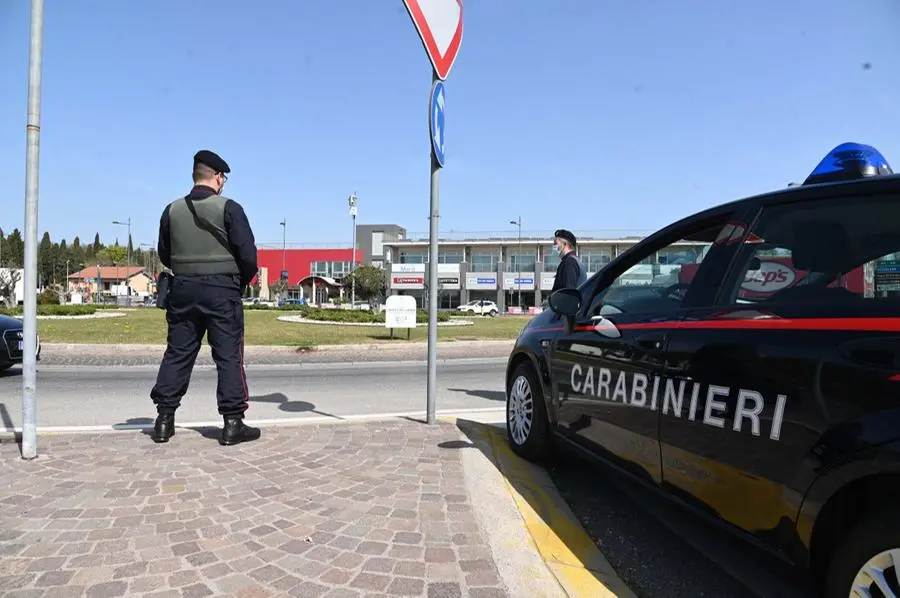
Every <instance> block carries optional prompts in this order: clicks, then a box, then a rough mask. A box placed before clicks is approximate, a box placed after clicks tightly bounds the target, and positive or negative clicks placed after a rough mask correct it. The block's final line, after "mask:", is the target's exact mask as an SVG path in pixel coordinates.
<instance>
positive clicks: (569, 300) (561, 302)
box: [547, 289, 581, 316]
mask: <svg viewBox="0 0 900 598" xmlns="http://www.w3.org/2000/svg"><path fill="white" fill-rule="evenodd" d="M547 303H548V305H550V309H552V310H553V311H554V312H556V313H558V314H560V315H563V316H574V315H575V314H577V313H578V310H580V309H581V293H579V292H578V289H560V290H558V291H556V292H555V293H553V294H552V295H550V299H549V300H548V301H547Z"/></svg>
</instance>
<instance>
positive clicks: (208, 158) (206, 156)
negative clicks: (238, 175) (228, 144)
mask: <svg viewBox="0 0 900 598" xmlns="http://www.w3.org/2000/svg"><path fill="white" fill-rule="evenodd" d="M197 162H199V163H200V164H206V165H207V166H209V167H210V168H212V169H213V170H215V171H216V172H224V173H226V174H227V173H229V172H231V168H229V167H228V162H226V161H225V160H223V159H222V158H220V157H219V154H217V153H215V152H211V151H209V150H200V151H199V152H197V153H196V154H194V163H197Z"/></svg>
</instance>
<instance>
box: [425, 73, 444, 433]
mask: <svg viewBox="0 0 900 598" xmlns="http://www.w3.org/2000/svg"><path fill="white" fill-rule="evenodd" d="M438 81H439V79H438V76H437V72H435V71H433V70H432V75H431V84H432V86H434V84H435V83H437V82H438ZM428 118H429V120H431V118H432V115H431V107H430V106H429V113H428ZM429 145H431V147H432V149H431V152H430V154H431V197H430V210H429V214H430V217H429V227H428V266H429V268H428V288H429V289H431V292H429V293H428V384H427V398H426V421H427V423H428V425H433V424H434V423H435V422H436V418H435V394H436V390H437V389H436V386H437V323H438V322H437V311H438V294H437V293H436V292H435V290H436V289H437V286H438V283H437V279H438V268H437V264H438V234H439V232H438V231H439V227H438V221H439V220H440V202H441V167H440V164H439V163H438V161H437V158H436V157H435V155H434V144H429Z"/></svg>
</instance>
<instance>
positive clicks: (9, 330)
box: [0, 315, 41, 372]
mask: <svg viewBox="0 0 900 598" xmlns="http://www.w3.org/2000/svg"><path fill="white" fill-rule="evenodd" d="M23 332H24V331H23V328H22V320H19V319H18V318H12V317H10V316H4V315H0V372H2V371H3V370H8V369H9V368H11V367H12V366H14V365H16V364H17V363H22V349H23V347H24V342H23V339H24V334H23ZM37 347H38V348H37V359H40V358H41V341H40V338H39V339H38V341H37Z"/></svg>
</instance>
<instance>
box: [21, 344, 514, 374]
mask: <svg viewBox="0 0 900 598" xmlns="http://www.w3.org/2000/svg"><path fill="white" fill-rule="evenodd" d="M513 343H514V341H511V340H509V341H496V340H482V341H463V340H460V341H442V342H439V343H438V348H437V356H438V359H460V358H472V357H475V358H486V357H508V356H509V352H510V351H511V350H512V346H513ZM165 350H166V348H165V346H163V345H98V344H90V343H85V344H78V345H74V344H63V343H45V344H43V345H42V348H41V361H40V362H39V363H38V368H40V367H41V365H50V366H58V365H63V366H148V365H149V366H158V365H159V361H160V359H162V355H163V352H164V351H165ZM244 355H245V360H246V362H247V364H253V365H282V364H296V363H336V362H337V363H343V362H351V361H355V362H373V361H424V360H425V359H427V357H428V345H427V343H421V342H411V343H407V342H406V341H397V342H395V343H368V344H361V345H322V346H319V347H313V348H300V347H286V346H267V345H253V346H247V347H245V351H244ZM213 363H214V362H213V360H212V355H211V353H210V350H209V346H208V345H206V344H204V345H203V346H202V347H201V349H200V354H199V355H198V356H197V364H198V365H212V364H213Z"/></svg>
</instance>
